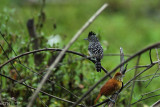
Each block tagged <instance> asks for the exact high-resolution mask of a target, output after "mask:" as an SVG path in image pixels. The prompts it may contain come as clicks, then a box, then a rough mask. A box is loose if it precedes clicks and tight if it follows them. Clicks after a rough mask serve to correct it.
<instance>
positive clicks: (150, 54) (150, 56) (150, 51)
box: [149, 49, 153, 64]
mask: <svg viewBox="0 0 160 107" xmlns="http://www.w3.org/2000/svg"><path fill="white" fill-rule="evenodd" d="M149 58H150V62H151V64H152V63H153V61H152V49H150V50H149Z"/></svg>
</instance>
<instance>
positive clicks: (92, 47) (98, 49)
mask: <svg viewBox="0 0 160 107" xmlns="http://www.w3.org/2000/svg"><path fill="white" fill-rule="evenodd" d="M86 40H88V41H89V46H88V51H89V54H90V56H91V57H93V58H95V60H96V63H95V65H96V70H97V72H101V59H102V58H103V48H102V46H101V44H100V42H99V41H98V38H97V37H96V34H95V33H94V32H92V31H91V32H89V34H88V38H87V39H86Z"/></svg>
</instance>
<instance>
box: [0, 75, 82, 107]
mask: <svg viewBox="0 0 160 107" xmlns="http://www.w3.org/2000/svg"><path fill="white" fill-rule="evenodd" d="M0 75H1V76H3V77H5V78H7V79H9V80H11V81H13V82H16V83H19V84H21V85H24V86H25V87H27V88H30V89H34V90H36V88H33V87H31V86H29V85H26V84H24V83H23V81H21V80H20V81H17V80H14V79H12V78H10V77H8V76H6V75H3V74H1V73H0ZM40 92H41V93H43V94H45V95H48V96H50V97H52V98H55V99H57V100H61V101H64V102H67V103H70V104H74V102H72V101H69V100H65V99H62V98H59V97H56V96H53V95H51V94H48V93H47V92H44V91H41V90H40ZM79 106H83V105H81V104H79Z"/></svg>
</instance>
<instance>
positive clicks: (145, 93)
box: [141, 88, 160, 97]
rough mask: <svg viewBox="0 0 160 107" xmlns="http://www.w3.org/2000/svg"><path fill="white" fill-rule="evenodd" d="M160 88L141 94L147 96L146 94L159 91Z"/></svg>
mask: <svg viewBox="0 0 160 107" xmlns="http://www.w3.org/2000/svg"><path fill="white" fill-rule="evenodd" d="M158 90H160V88H158V89H156V90H153V91H151V92H147V93H144V94H142V95H141V96H142V97H143V96H145V95H148V94H151V93H154V92H156V91H158Z"/></svg>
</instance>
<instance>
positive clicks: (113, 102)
mask: <svg viewBox="0 0 160 107" xmlns="http://www.w3.org/2000/svg"><path fill="white" fill-rule="evenodd" d="M108 99H109V100H110V101H111V102H113V103H114V104H115V103H116V102H115V100H112V99H111V98H108Z"/></svg>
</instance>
